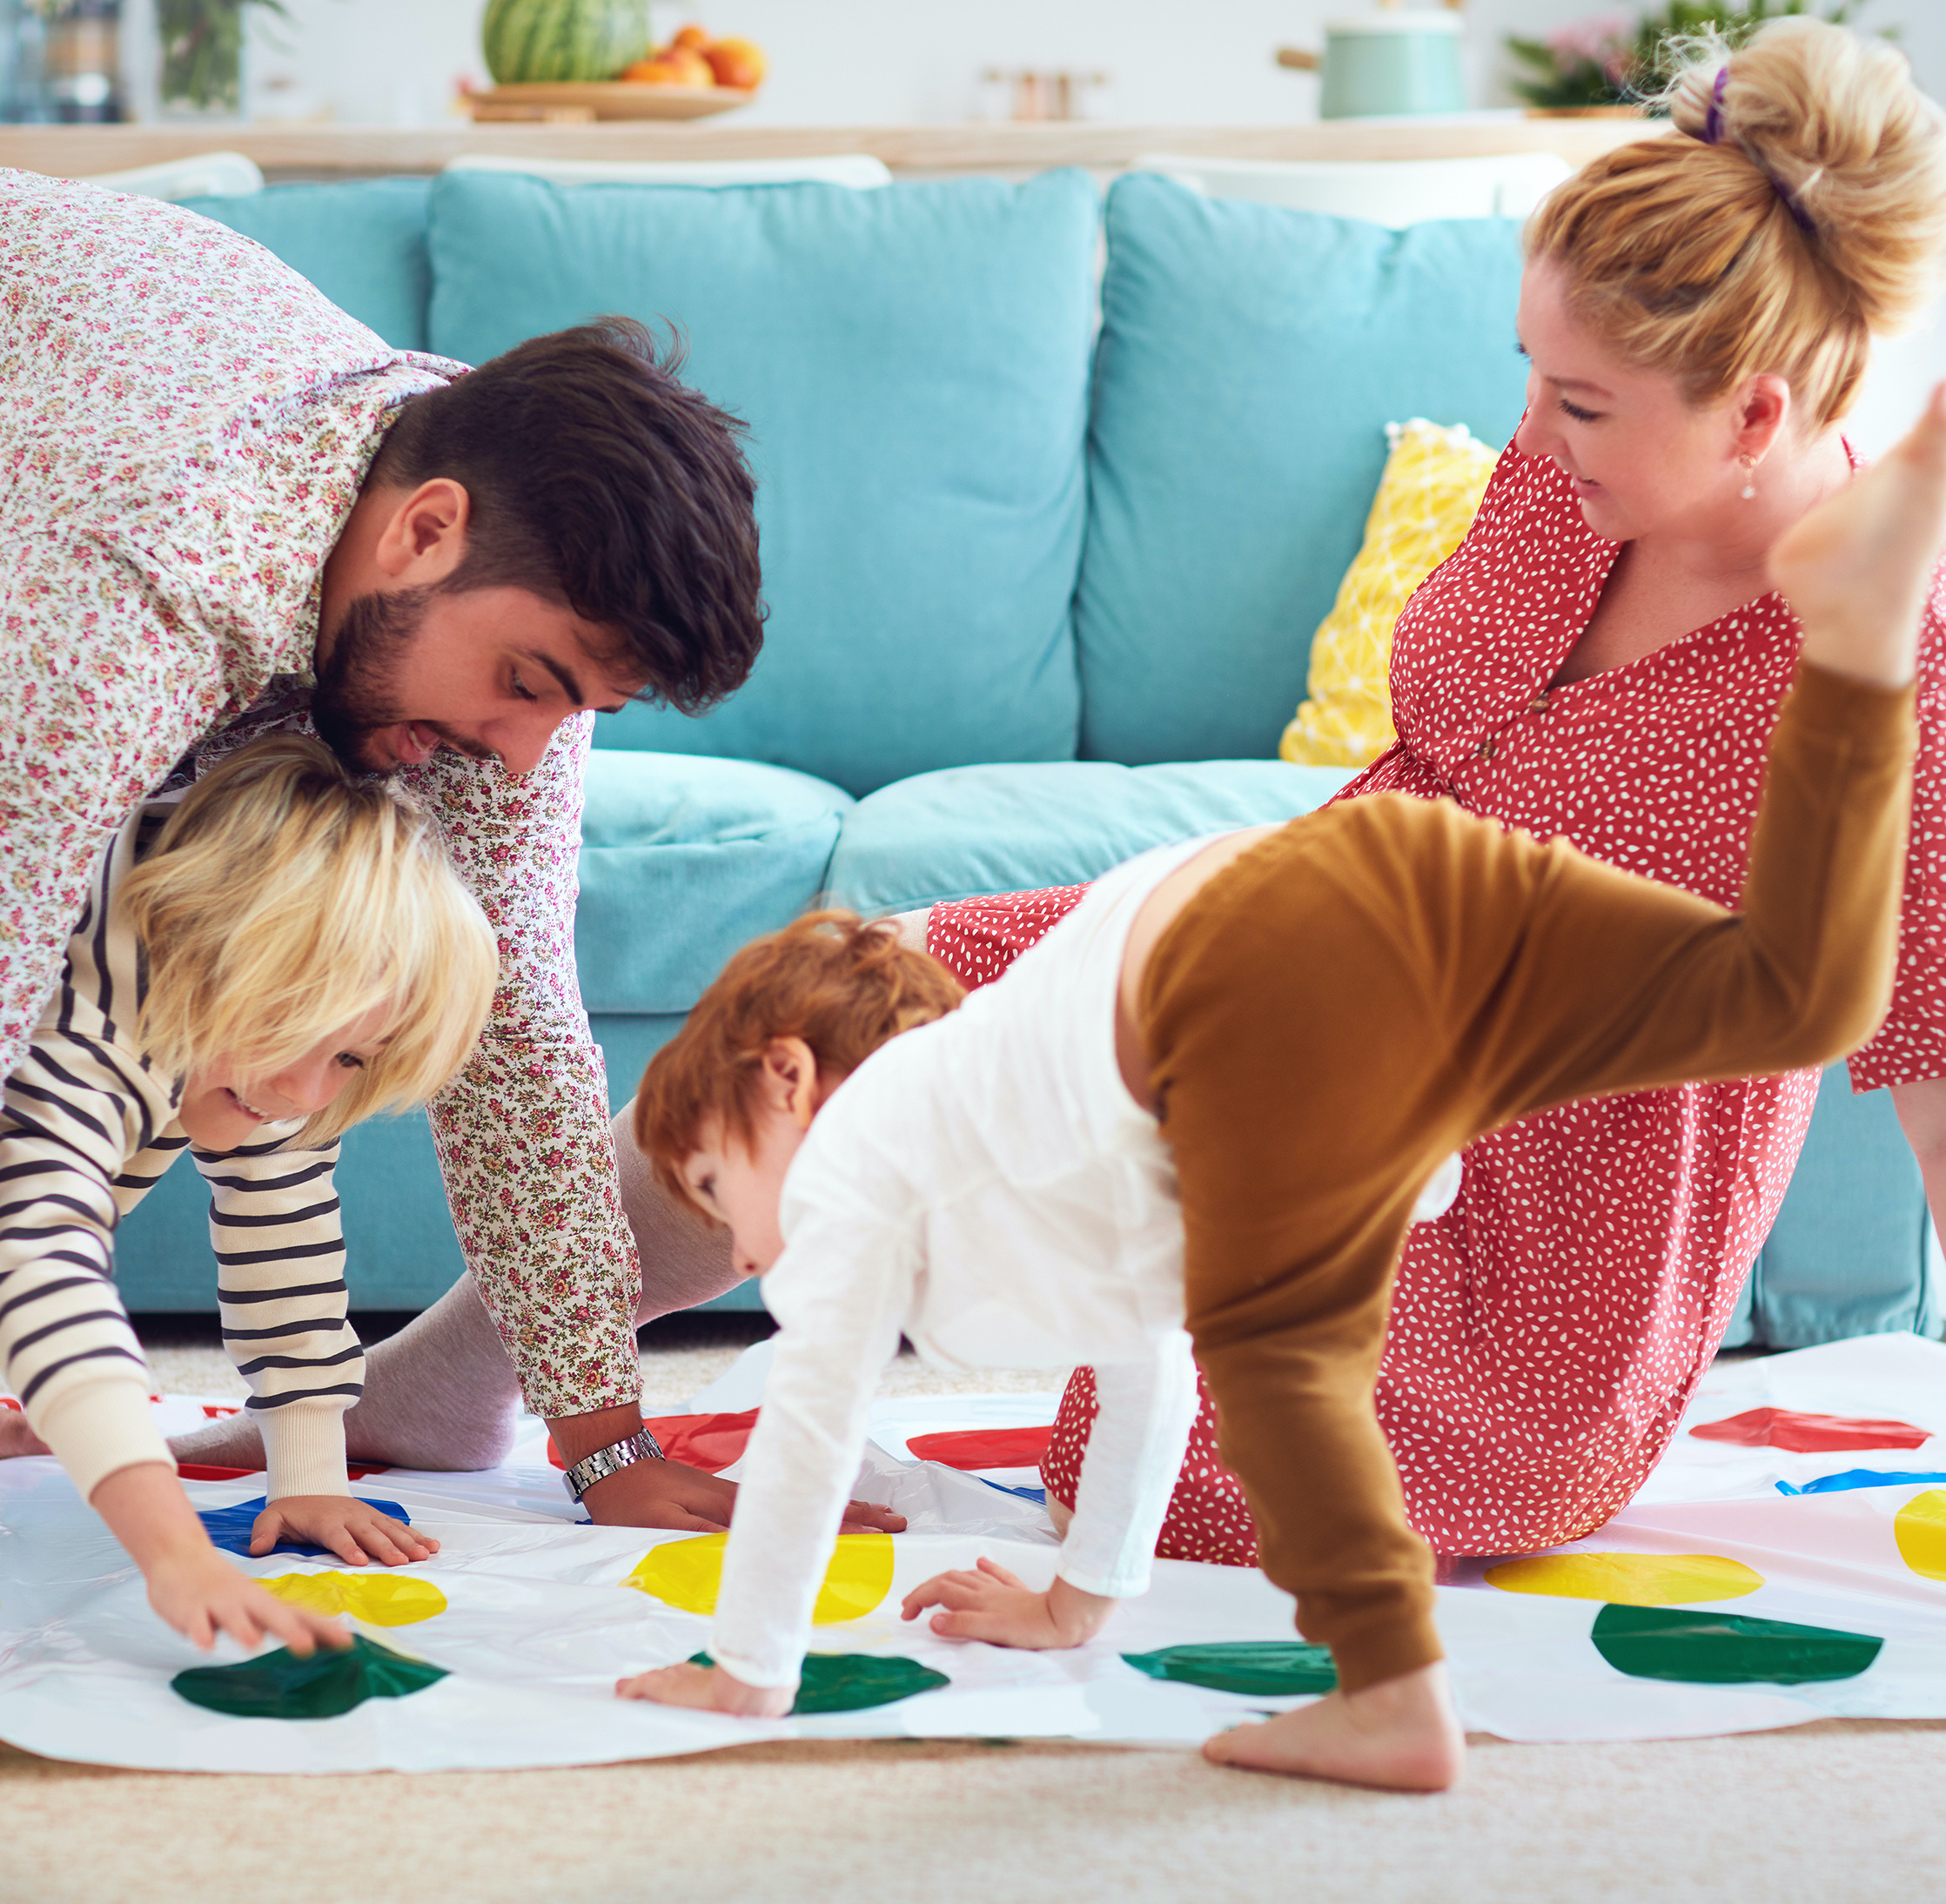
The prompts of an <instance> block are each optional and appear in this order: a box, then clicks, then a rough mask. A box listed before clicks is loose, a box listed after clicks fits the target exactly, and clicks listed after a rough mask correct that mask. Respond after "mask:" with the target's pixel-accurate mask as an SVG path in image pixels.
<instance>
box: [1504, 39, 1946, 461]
mask: <svg viewBox="0 0 1946 1904" xmlns="http://www.w3.org/2000/svg"><path fill="white" fill-rule="evenodd" d="M1677 48H1678V50H1677V53H1676V56H1675V61H1674V64H1675V66H1676V71H1675V77H1674V81H1673V83H1672V84H1671V85H1670V87H1669V89H1668V92H1667V94H1666V95H1665V97H1666V99H1667V101H1668V106H1669V111H1670V116H1671V117H1672V118H1673V119H1674V124H1675V128H1676V131H1678V132H1679V133H1681V134H1686V135H1687V137H1674V138H1669V137H1664V138H1656V139H1646V140H1642V141H1640V142H1638V143H1636V144H1630V145H1623V146H1620V147H1618V148H1616V150H1614V151H1611V152H1608V153H1607V154H1605V155H1604V156H1603V157H1601V158H1598V159H1596V160H1595V161H1594V163H1593V164H1589V165H1587V166H1584V167H1583V168H1582V169H1581V170H1580V171H1578V172H1577V173H1575V174H1574V177H1573V178H1567V179H1564V180H1563V181H1562V182H1561V183H1560V184H1559V185H1557V186H1556V187H1555V188H1554V190H1553V191H1551V192H1550V193H1549V194H1548V195H1547V198H1545V199H1544V200H1543V201H1542V202H1541V204H1540V210H1539V211H1536V212H1535V213H1534V215H1533V218H1532V220H1531V221H1530V222H1529V224H1528V227H1527V255H1528V257H1529V258H1531V259H1533V260H1536V261H1540V262H1546V263H1548V264H1551V265H1555V266H1557V267H1558V268H1559V269H1560V272H1562V274H1563V277H1564V279H1565V284H1566V291H1567V305H1568V308H1569V309H1570V310H1571V311H1572V312H1574V314H1575V316H1576V317H1578V318H1580V319H1581V320H1582V321H1583V322H1585V323H1587V324H1589V325H1592V326H1593V327H1594V330H1595V331H1596V332H1597V333H1598V334H1600V336H1601V337H1602V338H1603V339H1604V340H1605V341H1607V343H1608V344H1610V345H1613V346H1614V348H1616V349H1617V350H1619V351H1620V352H1621V353H1622V355H1623V356H1624V357H1626V358H1627V359H1630V360H1631V361H1633V362H1634V363H1637V364H1641V365H1646V366H1647V367H1649V368H1651V369H1655V370H1666V371H1669V372H1673V373H1674V374H1675V375H1676V376H1677V377H1678V378H1680V379H1681V382H1682V384H1683V386H1684V391H1685V394H1686V395H1687V396H1688V399H1689V401H1690V402H1691V403H1697V404H1701V403H1708V402H1711V401H1713V400H1714V399H1717V398H1720V397H1722V396H1724V395H1726V394H1728V392H1730V391H1732V390H1734V389H1735V388H1736V386H1737V385H1739V384H1741V383H1742V382H1743V381H1744V379H1747V378H1748V377H1752V376H1756V375H1760V374H1762V373H1764V372H1774V373H1775V374H1777V375H1779V376H1782V377H1783V378H1784V379H1787V380H1788V383H1789V385H1790V387H1791V394H1792V396H1793V397H1794V398H1795V400H1796V403H1797V405H1798V407H1799V409H1800V411H1801V412H1802V414H1803V415H1804V417H1805V418H1806V419H1807V420H1808V424H1809V425H1810V426H1811V427H1812V428H1814V429H1822V428H1824V427H1825V426H1828V425H1829V424H1830V423H1832V422H1834V421H1835V420H1836V419H1838V418H1840V417H1842V415H1843V414H1844V413H1845V412H1846V411H1847V410H1849V408H1850V406H1851V404H1852V401H1853V399H1855V397H1856V395H1857V393H1858V385H1859V380H1860V379H1861V378H1862V376H1863V375H1864V372H1865V365H1866V360H1867V358H1868V356H1869V350H1870V344H1871V339H1872V338H1873V336H1874V335H1875V334H1876V335H1881V336H1882V335H1886V334H1889V333H1890V332H1896V331H1897V330H1898V329H1899V328H1900V327H1901V326H1902V325H1904V324H1905V323H1906V322H1907V321H1908V320H1909V319H1910V318H1912V317H1913V316H1914V315H1915V314H1916V312H1918V311H1919V310H1920V309H1921V308H1922V307H1923V305H1924V304H1925V302H1926V300H1927V298H1929V296H1930V295H1931V292H1932V291H1933V288H1934V284H1935V278H1936V270H1937V266H1938V262H1939V255H1940V251H1941V246H1942V244H1943V243H1946V137H1943V136H1942V117H1941V113H1940V109H1939V108H1938V107H1937V106H1936V105H1935V104H1933V103H1932V102H1931V101H1930V100H1929V99H1927V98H1926V97H1924V96H1923V95H1922V94H1921V92H1920V91H1919V90H1918V88H1917V87H1916V86H1915V85H1914V84H1913V83H1912V75H1911V72H1910V70H1909V68H1908V67H1907V64H1906V62H1905V57H1904V56H1903V55H1902V54H1901V53H1899V52H1897V51H1896V50H1894V49H1893V48H1892V47H1890V46H1888V45H1886V44H1883V43H1882V42H1881V43H1876V44H1875V43H1873V42H1870V41H1867V40H1863V39H1861V38H1860V37H1858V36H1857V35H1856V34H1854V33H1850V32H1848V31H1846V30H1845V29H1844V28H1842V27H1839V26H1833V25H1829V24H1828V23H1824V22H1822V21H1818V20H1813V19H1808V18H1803V17H1787V18H1783V19H1778V20H1773V21H1772V22H1770V23H1768V25H1766V26H1763V27H1761V28H1760V29H1759V30H1757V31H1756V32H1755V33H1754V34H1752V35H1751V36H1750V37H1749V39H1748V41H1747V42H1746V43H1745V44H1743V45H1741V47H1739V48H1737V49H1735V50H1732V49H1731V48H1730V47H1729V46H1728V44H1725V43H1724V42H1723V41H1722V40H1721V38H1720V37H1717V36H1716V35H1714V34H1709V35H1706V36H1703V37H1700V38H1695V39H1691V40H1688V41H1684V42H1679V43H1677Z"/></svg>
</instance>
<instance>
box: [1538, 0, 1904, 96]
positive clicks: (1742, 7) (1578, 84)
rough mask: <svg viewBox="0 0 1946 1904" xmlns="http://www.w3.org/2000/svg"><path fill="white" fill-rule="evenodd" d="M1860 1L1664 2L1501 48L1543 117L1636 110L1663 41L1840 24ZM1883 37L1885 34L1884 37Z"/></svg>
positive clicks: (1652, 78)
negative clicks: (1516, 65) (1788, 22)
mask: <svg viewBox="0 0 1946 1904" xmlns="http://www.w3.org/2000/svg"><path fill="white" fill-rule="evenodd" d="M1860 3H1861V0H1667V3H1666V4H1664V5H1663V6H1661V7H1660V8H1658V9H1656V10H1654V12H1651V13H1647V14H1644V15H1641V16H1640V17H1638V16H1636V15H1634V14H1629V13H1603V14H1597V15H1594V17H1591V18H1589V19H1586V20H1577V21H1576V22H1574V24H1572V25H1570V26H1564V27H1562V28H1560V30H1558V31H1556V32H1553V33H1550V34H1549V35H1548V36H1547V37H1546V38H1545V39H1527V38H1524V37H1522V36H1520V34H1518V33H1510V34H1509V35H1508V36H1507V39H1506V48H1507V50H1508V51H1509V52H1510V53H1512V54H1513V57H1514V58H1515V59H1516V60H1518V61H1519V62H1520V64H1521V65H1522V66H1524V67H1525V68H1526V69H1527V70H1526V71H1525V72H1524V73H1523V74H1522V75H1521V76H1520V77H1518V78H1516V79H1514V80H1513V81H1512V82H1511V84H1512V85H1513V91H1514V92H1515V93H1516V94H1517V95H1518V96H1519V97H1520V98H1522V99H1525V100H1526V101H1527V104H1529V105H1530V106H1533V107H1534V108H1535V109H1536V110H1538V111H1545V112H1560V113H1583V112H1629V111H1640V110H1641V104H1642V102H1643V101H1644V100H1645V99H1647V97H1650V96H1651V95H1652V94H1653V93H1654V91H1655V90H1656V86H1657V83H1658V79H1659V77H1660V75H1661V68H1662V47H1663V44H1664V42H1665V41H1668V40H1671V39H1676V38H1681V37H1687V36H1688V35H1691V34H1696V33H1703V32H1707V31H1708V30H1711V29H1714V30H1716V31H1717V32H1719V33H1721V34H1722V35H1723V36H1724V37H1726V38H1728V39H1733V40H1734V39H1737V38H1741V37H1742V36H1743V35H1744V34H1746V33H1748V32H1749V31H1751V30H1753V29H1755V28H1756V27H1759V26H1761V25H1762V24H1763V23H1764V22H1765V21H1766V20H1776V19H1782V18H1783V17H1785V16H1786V15H1788V14H1798V13H1808V14H1810V15H1811V16H1812V17H1814V18H1816V19H1820V20H1829V21H1830V22H1831V23H1833V24H1834V25H1841V26H1842V24H1843V23H1845V22H1846V21H1848V20H1849V19H1850V18H1851V17H1852V16H1853V15H1854V14H1855V13H1856V12H1857V10H1858V8H1859V5H1860ZM1887 37H1891V36H1890V34H1889V33H1888V35H1887Z"/></svg>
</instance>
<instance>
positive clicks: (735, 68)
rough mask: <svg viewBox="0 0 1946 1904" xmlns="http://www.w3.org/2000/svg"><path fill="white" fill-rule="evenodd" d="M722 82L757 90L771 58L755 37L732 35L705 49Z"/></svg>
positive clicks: (741, 88)
mask: <svg viewBox="0 0 1946 1904" xmlns="http://www.w3.org/2000/svg"><path fill="white" fill-rule="evenodd" d="M703 57H704V58H706V59H707V60H708V62H709V65H710V70H711V71H712V72H714V73H715V76H716V84H718V85H719V86H735V87H737V88H739V89H740V90H741V91H744V92H755V91H756V90H757V88H758V87H759V86H761V85H762V84H763V78H764V75H765V74H766V73H767V72H768V71H769V70H770V62H769V61H768V59H766V58H765V57H764V52H763V49H762V47H761V46H759V45H758V44H757V43H756V42H755V40H742V39H737V38H735V37H731V38H728V39H721V40H717V41H715V42H714V43H713V44H711V45H710V46H709V47H708V49H707V50H705V52H704V54H703Z"/></svg>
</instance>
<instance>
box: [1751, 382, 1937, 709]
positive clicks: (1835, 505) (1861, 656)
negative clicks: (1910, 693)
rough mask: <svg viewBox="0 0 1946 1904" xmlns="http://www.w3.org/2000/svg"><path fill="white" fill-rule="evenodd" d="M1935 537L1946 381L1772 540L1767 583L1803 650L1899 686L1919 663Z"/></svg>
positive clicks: (1846, 670)
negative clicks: (1913, 418) (1862, 465)
mask: <svg viewBox="0 0 1946 1904" xmlns="http://www.w3.org/2000/svg"><path fill="white" fill-rule="evenodd" d="M1942 541H1946V384H1942V385H1940V386H1939V387H1938V388H1937V389H1936V390H1935V391H1934V392H1933V393H1932V398H1931V400H1930V401H1929V403H1928V404H1927V406H1926V408H1925V412H1924V413H1923V415H1922V416H1921V417H1920V419H1919V420H1918V422H1917V423H1916V424H1915V425H1914V426H1913V427H1912V429H1911V430H1910V431H1909V432H1908V434H1907V435H1906V437H1905V438H1904V439H1903V440H1902V442H1900V444H1899V445H1898V446H1897V447H1896V448H1895V449H1894V450H1893V451H1892V452H1891V453H1890V454H1889V455H1888V456H1887V457H1886V458H1885V459H1884V460H1883V461H1882V462H1880V463H1876V464H1875V465H1874V466H1872V467H1871V468H1870V469H1869V470H1867V471H1866V472H1865V473H1863V474H1862V476H1859V477H1856V478H1855V479H1854V480H1852V481H1851V482H1850V483H1849V484H1847V485H1846V486H1845V487H1844V488H1843V489H1842V490H1841V491H1839V493H1837V494H1836V495H1835V496H1833V497H1831V498H1829V499H1828V500H1827V501H1824V502H1822V503H1820V504H1819V505H1818V506H1817V507H1816V508H1815V509H1814V510H1812V511H1811V513H1809V514H1808V515H1807V516H1806V517H1805V518H1804V519H1803V520H1802V521H1801V522H1799V523H1798V524H1797V525H1796V526H1795V527H1794V528H1793V529H1791V530H1790V531H1789V532H1788V533H1787V534H1786V535H1785V536H1783V538H1782V540H1780V541H1779V542H1778V543H1777V545H1776V546H1775V548H1773V549H1772V550H1771V552H1770V580H1771V583H1772V586H1773V587H1775V588H1776V589H1778V590H1779V592H1780V593H1782V595H1783V597H1784V599H1785V600H1787V601H1788V602H1789V603H1790V605H1791V607H1793V608H1794V609H1795V611H1796V613H1797V616H1798V619H1799V620H1801V621H1802V623H1803V625H1804V647H1803V656H1804V659H1805V660H1807V661H1810V662H1814V663H1815V664H1816V665H1817V666H1818V667H1827V668H1829V669H1830V670H1831V671H1832V672H1833V673H1834V674H1849V675H1850V676H1852V677H1853V678H1854V679H1855V680H1864V681H1869V682H1871V683H1873V684H1874V685H1875V686H1876V687H1903V686H1904V685H1905V684H1906V683H1907V682H1908V681H1909V680H1911V679H1912V676H1913V673H1914V670H1915V667H1916V664H1917V658H1918V647H1919V625H1920V620H1921V618H1922V616H1923V613H1924V609H1925V603H1926V595H1927V592H1928V590H1929V587H1931V583H1932V571H1933V565H1934V563H1935V562H1936V560H1938V556H1939V549H1940V544H1941V542H1942Z"/></svg>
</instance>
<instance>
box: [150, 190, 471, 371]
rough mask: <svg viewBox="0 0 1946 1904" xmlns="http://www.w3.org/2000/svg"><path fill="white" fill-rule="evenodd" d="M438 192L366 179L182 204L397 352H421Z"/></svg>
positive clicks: (423, 347)
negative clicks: (432, 204) (255, 247)
mask: <svg viewBox="0 0 1946 1904" xmlns="http://www.w3.org/2000/svg"><path fill="white" fill-rule="evenodd" d="M432 191H433V182H432V180H431V179H429V178H364V179H358V180H354V181H352V182H350V183H347V184H333V185H268V186H266V187H265V189H264V190H263V191H252V192H245V193H239V194H238V195H236V196H235V197H229V198H185V199H184V200H183V201H182V202H183V204H184V205H185V207H186V208H187V209H188V210H189V211H199V212H201V213H202V215H203V216H204V217H205V218H214V219H215V220H216V221H217V223H218V225H228V226H229V227H230V228H231V230H232V231H241V232H242V233H243V234H244V235H245V237H246V238H255V239H256V240H257V242H258V244H259V245H263V246H264V248H265V250H266V251H275V252H276V253H277V255H278V257H279V258H282V259H283V260H284V262H285V264H286V265H289V266H290V267H291V269H292V271H294V272H299V274H300V275H302V276H303V277H305V278H309V279H310V280H311V282H312V284H314V285H317V287H318V289H319V291H321V292H324V294H325V297H327V298H330V299H331V301H332V303H333V304H334V305H337V306H338V307H339V310H340V311H348V312H351V314H352V316H353V317H354V318H357V319H358V320H359V323H360V324H367V325H371V327H372V329H373V330H374V331H376V332H378V333H379V336H380V337H382V338H383V339H385V340H386V343H387V344H389V345H392V346H393V349H394V350H399V351H423V350H424V349H425V348H426V299H427V297H428V296H429V294H430V292H431V290H432V266H431V265H430V263H429V261H428V260H427V258H426V213H427V200H428V199H429V198H430V197H431V195H432Z"/></svg>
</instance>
